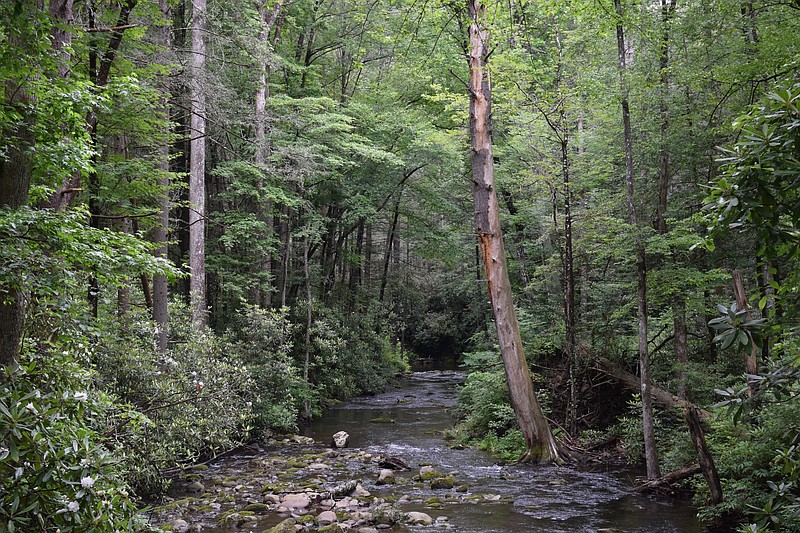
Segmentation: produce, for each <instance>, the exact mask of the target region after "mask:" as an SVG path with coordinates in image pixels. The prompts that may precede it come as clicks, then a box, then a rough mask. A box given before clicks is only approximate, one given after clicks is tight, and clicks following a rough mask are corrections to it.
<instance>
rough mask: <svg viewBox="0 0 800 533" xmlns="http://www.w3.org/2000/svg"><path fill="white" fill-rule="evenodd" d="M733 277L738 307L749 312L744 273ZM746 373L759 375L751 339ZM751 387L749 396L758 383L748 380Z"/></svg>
mask: <svg viewBox="0 0 800 533" xmlns="http://www.w3.org/2000/svg"><path fill="white" fill-rule="evenodd" d="M731 277H733V294H734V296H735V297H736V306H737V307H738V309H739V310H740V311H749V309H750V306H749V305H748V304H747V292H745V290H744V281H743V280H742V273H741V272H740V271H739V270H734V271H733V272H732V273H731ZM745 316H746V317H747V319H748V320H749V318H750V313H749V312H748V313H747V315H745ZM744 371H745V372H747V373H748V374H752V375H755V374H758V351H757V347H756V344H755V342H753V341H752V338H751V339H750V353H748V354H745V356H744ZM747 383H748V387H749V391H748V392H749V394H750V395H751V396H752V395H753V393H754V392H755V389H756V383H755V382H754V381H753V380H750V379H748V380H747Z"/></svg>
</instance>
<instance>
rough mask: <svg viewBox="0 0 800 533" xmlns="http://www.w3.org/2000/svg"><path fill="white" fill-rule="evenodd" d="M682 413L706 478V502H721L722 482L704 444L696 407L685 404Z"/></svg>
mask: <svg viewBox="0 0 800 533" xmlns="http://www.w3.org/2000/svg"><path fill="white" fill-rule="evenodd" d="M683 414H684V417H685V418H686V423H687V424H688V425H689V433H690V434H691V436H692V444H694V448H695V450H696V451H697V461H698V463H700V469H701V471H702V472H703V477H704V478H706V482H707V483H708V488H709V491H710V492H711V497H710V498H709V501H708V503H710V504H711V505H716V504H718V503H722V484H721V483H720V480H719V474H718V473H717V467H716V466H715V465H714V458H713V457H712V456H711V452H709V451H708V446H707V445H706V438H705V435H704V433H703V426H702V425H701V424H700V416H699V415H698V414H697V408H696V407H694V406H691V405H688V404H687V405H686V407H685V408H684V411H683Z"/></svg>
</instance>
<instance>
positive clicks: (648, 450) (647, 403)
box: [614, 0, 661, 479]
mask: <svg viewBox="0 0 800 533" xmlns="http://www.w3.org/2000/svg"><path fill="white" fill-rule="evenodd" d="M614 7H615V8H616V13H617V17H618V18H617V25H616V26H617V28H616V29H617V60H618V67H619V76H620V83H621V86H620V88H621V93H622V125H623V141H624V144H625V191H626V194H625V198H626V202H627V205H628V219H629V222H630V224H631V227H632V228H633V231H634V232H635V236H634V247H635V248H636V251H635V253H636V280H637V283H636V285H637V287H636V300H637V302H638V305H637V313H636V316H637V321H638V324H639V328H638V329H639V371H640V374H641V390H642V431H643V433H644V449H645V462H646V464H647V478H648V479H655V478H657V477H660V475H661V473H660V469H659V466H658V452H657V449H656V438H655V423H654V419H653V399H652V396H651V393H650V387H651V384H650V358H649V354H648V351H647V262H646V258H645V250H644V243H643V242H642V239H641V236H640V235H639V222H638V218H637V216H636V204H635V202H634V177H633V135H632V133H631V114H630V108H629V105H628V81H627V73H626V71H627V68H628V64H627V59H626V50H625V31H624V29H623V26H622V17H623V12H622V3H621V0H614Z"/></svg>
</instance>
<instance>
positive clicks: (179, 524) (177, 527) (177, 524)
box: [170, 518, 189, 533]
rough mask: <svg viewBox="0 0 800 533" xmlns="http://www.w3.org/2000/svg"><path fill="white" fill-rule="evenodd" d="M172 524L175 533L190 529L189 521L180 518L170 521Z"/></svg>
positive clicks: (184, 532) (182, 532) (183, 532)
mask: <svg viewBox="0 0 800 533" xmlns="http://www.w3.org/2000/svg"><path fill="white" fill-rule="evenodd" d="M170 526H172V531H173V532H174V533H186V532H187V531H189V522H187V521H186V520H181V519H180V518H179V519H177V520H173V521H172V522H170Z"/></svg>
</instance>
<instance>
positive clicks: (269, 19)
mask: <svg viewBox="0 0 800 533" xmlns="http://www.w3.org/2000/svg"><path fill="white" fill-rule="evenodd" d="M282 6H283V3H282V2H280V1H278V2H276V4H275V6H274V7H273V8H272V10H271V11H270V10H268V9H267V2H266V1H265V0H259V1H258V3H257V8H258V13H259V18H260V21H261V28H260V29H259V31H258V43H259V45H260V46H261V50H260V52H261V54H262V56H261V57H260V59H259V79H258V88H257V89H256V98H255V125H256V156H255V162H256V164H257V165H259V166H264V165H266V163H267V157H268V156H269V153H270V147H269V142H268V140H267V135H266V104H267V98H269V63H268V57H267V56H266V54H267V51H268V49H269V47H270V45H271V41H270V33H271V32H272V27H273V26H274V25H275V22H276V21H277V20H278V17H279V15H280V12H281V8H282ZM262 186H263V184H262ZM271 211H272V203H271V202H270V201H268V200H267V201H265V202H264V204H263V205H262V206H261V213H262V214H263V215H262V216H264V217H266V218H267V219H270V217H271V216H272V215H271ZM266 227H267V231H268V233H267V235H266V236H265V239H266V240H267V241H269V240H271V238H272V224H267V225H266ZM260 268H261V272H263V273H265V274H267V276H268V278H270V279H271V277H272V258H271V257H269V256H268V255H266V254H264V256H263V257H262V258H261V265H260ZM255 303H256V304H257V305H260V306H262V307H270V306H271V305H272V290H271V289H270V288H267V290H262V289H261V288H260V287H259V288H257V289H256V295H255Z"/></svg>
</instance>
